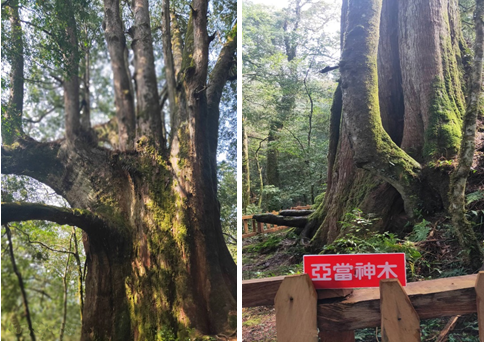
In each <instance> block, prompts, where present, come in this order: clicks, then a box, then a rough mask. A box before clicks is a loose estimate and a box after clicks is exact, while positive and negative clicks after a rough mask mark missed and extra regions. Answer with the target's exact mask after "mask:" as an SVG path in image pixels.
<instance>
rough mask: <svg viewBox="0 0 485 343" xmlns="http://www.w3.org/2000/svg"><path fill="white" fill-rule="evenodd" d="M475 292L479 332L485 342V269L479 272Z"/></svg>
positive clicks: (481, 339) (481, 340)
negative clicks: (484, 312) (484, 324)
mask: <svg viewBox="0 0 485 343" xmlns="http://www.w3.org/2000/svg"><path fill="white" fill-rule="evenodd" d="M475 292H476V293H477V315H478V334H479V337H480V342H483V270H482V271H481V272H478V275H477V282H476V283H475Z"/></svg>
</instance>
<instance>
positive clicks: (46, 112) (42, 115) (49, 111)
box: [24, 107, 57, 124]
mask: <svg viewBox="0 0 485 343" xmlns="http://www.w3.org/2000/svg"><path fill="white" fill-rule="evenodd" d="M56 108H57V107H52V108H51V109H50V110H47V111H44V112H43V113H42V114H41V115H40V116H39V117H38V118H37V119H29V118H26V119H24V121H25V122H27V123H34V124H35V123H39V122H40V121H41V120H42V119H44V118H45V117H46V116H47V115H48V114H50V113H52V112H54V111H55V110H56Z"/></svg>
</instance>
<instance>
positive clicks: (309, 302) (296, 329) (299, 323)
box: [274, 274, 318, 342]
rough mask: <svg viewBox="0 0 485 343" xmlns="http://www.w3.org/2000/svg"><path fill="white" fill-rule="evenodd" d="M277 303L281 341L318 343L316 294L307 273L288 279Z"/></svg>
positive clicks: (285, 280)
mask: <svg viewBox="0 0 485 343" xmlns="http://www.w3.org/2000/svg"><path fill="white" fill-rule="evenodd" d="M274 302H275V310H276V337H277V341H278V342H318V331H317V292H315V288H314V287H313V283H312V280H311V279H310V276H308V274H301V275H294V276H287V277H285V278H284V280H283V282H282V283H281V286H280V287H279V289H278V292H277V293H276V297H275V299H274Z"/></svg>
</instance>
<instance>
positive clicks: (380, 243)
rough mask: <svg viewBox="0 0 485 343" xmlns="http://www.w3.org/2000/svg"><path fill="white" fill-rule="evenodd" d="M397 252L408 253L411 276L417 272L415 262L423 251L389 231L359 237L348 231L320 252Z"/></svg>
mask: <svg viewBox="0 0 485 343" xmlns="http://www.w3.org/2000/svg"><path fill="white" fill-rule="evenodd" d="M393 252H394V253H396V252H402V253H405V254H406V264H407V268H406V270H407V271H408V275H409V276H411V277H412V276H413V275H414V273H415V264H416V263H418V262H419V261H420V260H421V257H422V256H421V253H420V252H419V251H418V248H417V247H416V246H415V245H414V243H413V242H410V241H406V240H401V239H398V238H397V237H396V236H395V235H394V234H392V233H389V232H384V233H382V234H380V233H372V234H370V235H368V236H367V237H364V238H362V237H359V236H356V235H355V234H353V233H348V234H346V235H345V236H344V237H342V238H339V239H336V240H335V241H334V242H333V243H332V244H328V245H325V246H324V247H323V249H322V251H321V252H320V254H364V253H393Z"/></svg>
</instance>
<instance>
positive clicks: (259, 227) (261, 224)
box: [257, 222, 264, 233]
mask: <svg viewBox="0 0 485 343" xmlns="http://www.w3.org/2000/svg"><path fill="white" fill-rule="evenodd" d="M257 224H258V233H263V231H264V228H263V223H260V222H257Z"/></svg>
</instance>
